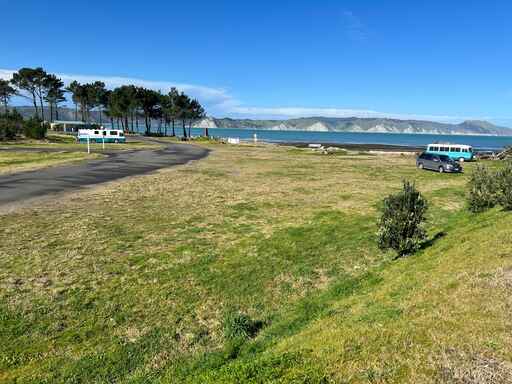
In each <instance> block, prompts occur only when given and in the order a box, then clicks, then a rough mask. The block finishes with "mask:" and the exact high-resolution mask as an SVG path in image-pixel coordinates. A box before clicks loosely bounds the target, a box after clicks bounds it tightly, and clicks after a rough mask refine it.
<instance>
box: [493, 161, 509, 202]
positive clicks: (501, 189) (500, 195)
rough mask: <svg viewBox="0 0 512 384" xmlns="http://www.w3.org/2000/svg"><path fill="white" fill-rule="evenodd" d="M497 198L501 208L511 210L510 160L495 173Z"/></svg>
mask: <svg viewBox="0 0 512 384" xmlns="http://www.w3.org/2000/svg"><path fill="white" fill-rule="evenodd" d="M495 184H496V189H497V200H498V202H499V203H500V205H501V206H502V207H503V209H506V210H508V211H510V210H512V162H511V161H507V163H506V165H505V167H504V168H503V169H501V170H500V171H498V173H497V174H496V182H495Z"/></svg>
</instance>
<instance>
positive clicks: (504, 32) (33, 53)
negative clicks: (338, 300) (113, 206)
mask: <svg viewBox="0 0 512 384" xmlns="http://www.w3.org/2000/svg"><path fill="white" fill-rule="evenodd" d="M0 10H1V12H2V24H3V26H2V30H3V31H4V34H3V37H2V38H1V39H0V52H1V54H0V76H2V77H9V76H10V71H12V70H16V69H18V68H20V67H23V66H43V67H44V68H45V69H46V70H47V71H49V72H52V73H57V74H59V75H61V76H62V77H63V78H64V79H65V80H67V79H69V78H72V77H76V78H77V79H78V80H83V81H88V80H94V79H100V80H104V81H106V82H107V83H108V84H109V85H111V86H115V85H117V84H120V83H130V82H135V83H137V84H144V85H147V86H150V87H154V88H157V89H162V90H165V89H166V88H168V87H169V86H171V85H178V86H179V87H181V88H182V89H184V90H185V91H186V92H188V93H191V94H193V95H194V96H197V97H198V98H199V99H200V101H201V102H203V103H204V104H205V105H206V107H207V111H208V112H209V114H211V115H213V116H216V117H222V116H232V117H240V116H244V117H251V118H262V117H265V118H269V117H275V118H282V117H297V116H311V115H328V116H352V115H356V116H387V117H399V118H400V117H401V118H423V119H433V120H439V121H453V122H455V121H459V120H463V119H466V118H481V119H489V120H492V121H494V122H498V123H502V124H507V125H512V112H511V106H512V23H510V22H509V21H510V19H511V16H512V3H511V2H508V1H486V2H484V1H470V0H466V1H457V0H455V1H435V0H433V1H429V2H419V1H383V0H381V1H363V0H359V1H276V0H274V1H258V2H245V1H215V2H213V1H188V2H187V1H163V0H162V1H151V0H147V1H145V2H140V1H137V2H136V1H113V0H112V1H105V0H103V1H87V2H70V1H58V0H52V1H49V2H42V1H31V0H30V1H29V0H24V1H19V0H0ZM5 15H8V16H7V17H5Z"/></svg>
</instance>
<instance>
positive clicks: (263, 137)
mask: <svg viewBox="0 0 512 384" xmlns="http://www.w3.org/2000/svg"><path fill="white" fill-rule="evenodd" d="M138 131H139V132H144V128H143V126H141V125H139V128H138ZM152 131H154V132H156V131H157V127H156V126H154V125H153V126H152ZM175 131H176V134H177V135H181V134H182V132H183V129H182V128H181V126H180V125H179V124H177V125H176V128H175ZM187 132H188V130H187ZM208 132H209V135H210V136H214V137H220V138H226V137H238V138H240V139H241V140H252V139H253V136H254V134H256V135H257V137H258V141H263V142H270V143H280V142H301V143H333V144H388V145H402V146H414V147H426V146H427V145H428V144H431V143H435V142H443V143H453V144H466V145H471V146H473V148H475V149H476V150H478V151H499V150H501V149H503V148H505V147H508V146H512V136H470V135H430V134H411V133H363V132H306V131H271V130H264V129H234V128H209V129H208ZM168 133H170V131H168ZM202 134H204V129H203V128H192V135H193V136H199V135H202Z"/></svg>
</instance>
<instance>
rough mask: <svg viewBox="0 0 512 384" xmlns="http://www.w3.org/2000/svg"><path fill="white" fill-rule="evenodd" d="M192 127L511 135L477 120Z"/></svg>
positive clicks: (209, 121) (239, 122) (219, 122)
mask: <svg viewBox="0 0 512 384" xmlns="http://www.w3.org/2000/svg"><path fill="white" fill-rule="evenodd" d="M196 126H198V127H208V128H242V129H251V128H252V129H255V128H256V129H270V130H282V131H315V132H368V133H370V132H372V133H374V132H382V133H423V134H425V133H429V134H438V135H494V136H512V129H511V128H506V127H499V126H496V125H494V124H492V123H489V122H487V121H480V120H468V121H464V122H463V123H460V124H447V123H438V122H434V121H422V120H398V119H383V118H359V117H343V118H336V117H305V118H298V119H288V120H250V119H230V118H224V119H216V118H212V117H207V118H205V119H203V120H201V121H200V122H198V123H196Z"/></svg>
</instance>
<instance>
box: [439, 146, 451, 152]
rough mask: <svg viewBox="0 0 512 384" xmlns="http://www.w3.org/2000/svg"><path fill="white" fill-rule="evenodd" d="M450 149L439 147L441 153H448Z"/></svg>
mask: <svg viewBox="0 0 512 384" xmlns="http://www.w3.org/2000/svg"><path fill="white" fill-rule="evenodd" d="M449 150H450V148H448V147H441V152H449Z"/></svg>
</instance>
